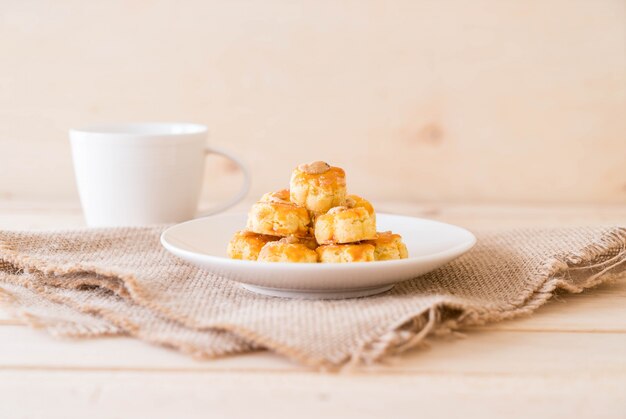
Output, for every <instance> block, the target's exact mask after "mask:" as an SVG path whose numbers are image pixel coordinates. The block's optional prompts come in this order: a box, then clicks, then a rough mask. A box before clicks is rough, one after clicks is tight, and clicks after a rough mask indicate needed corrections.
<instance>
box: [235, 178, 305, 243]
mask: <svg viewBox="0 0 626 419" xmlns="http://www.w3.org/2000/svg"><path fill="white" fill-rule="evenodd" d="M288 194H289V191H288V190H286V189H284V190H281V191H278V192H273V193H268V194H265V195H263V197H261V200H260V201H259V202H257V203H256V204H254V205H253V206H252V208H251V209H250V212H248V223H247V224H246V229H247V230H250V231H253V232H255V233H259V234H267V235H271V236H281V237H286V236H291V235H294V236H298V237H306V236H309V235H310V234H309V224H310V222H311V219H310V217H309V212H308V211H307V210H306V208H304V207H301V206H298V205H295V204H293V203H291V202H290V201H289V200H288V199H289V195H288ZM285 197H286V198H287V200H285V199H283V198H285Z"/></svg>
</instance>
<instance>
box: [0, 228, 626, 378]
mask: <svg viewBox="0 0 626 419" xmlns="http://www.w3.org/2000/svg"><path fill="white" fill-rule="evenodd" d="M606 254H615V256H613V257H612V258H611V259H610V261H608V262H607V261H602V262H600V263H595V261H596V260H597V259H598V258H600V257H602V256H603V255H606ZM0 260H2V261H4V262H5V263H10V264H12V265H14V266H15V267H16V269H18V270H21V271H24V272H35V273H38V274H41V275H42V277H45V278H54V277H59V276H63V275H72V274H80V273H90V274H92V275H96V276H97V277H98V279H99V280H98V281H95V280H94V281H93V282H92V283H91V285H95V284H98V285H102V284H104V287H106V288H107V289H109V290H110V291H112V292H115V293H116V294H117V295H119V296H120V297H122V298H125V299H127V300H130V303H137V304H140V305H142V306H144V307H146V308H148V309H150V310H153V311H155V312H156V313H159V314H160V315H162V316H164V317H165V318H168V319H172V320H175V321H178V322H180V323H181V324H185V325H187V326H189V327H191V328H195V329H199V327H198V325H197V324H196V323H195V321H194V320H193V319H191V318H187V317H185V316H180V315H177V314H174V313H172V312H170V311H169V310H167V309H165V308H163V307H161V306H157V305H155V304H153V303H152V302H151V301H150V300H149V299H148V298H146V296H145V295H144V292H143V290H142V289H141V287H140V286H139V285H138V283H137V281H136V279H135V278H134V276H133V275H128V274H127V275H119V274H117V273H115V272H111V271H106V270H102V269H99V268H94V267H87V266H80V265H73V266H71V267H65V266H54V265H50V264H49V263H47V262H46V261H43V260H37V259H34V258H29V257H28V256H24V255H19V254H17V253H16V252H14V251H13V250H12V249H10V248H9V247H8V246H6V245H4V244H2V243H0ZM581 269H582V270H586V271H588V273H589V276H588V277H587V278H586V279H584V280H582V281H579V282H573V281H570V280H569V279H568V273H569V272H570V271H571V270H581ZM598 269H599V270H598ZM594 270H598V271H597V272H594ZM625 274H626V228H622V227H618V228H616V229H615V230H613V231H610V232H608V233H607V234H606V235H604V236H603V237H602V238H600V239H599V240H598V241H597V242H595V243H592V244H590V245H588V246H586V247H585V248H583V249H582V250H581V251H580V252H578V253H573V254H566V255H562V256H559V257H555V258H553V259H552V260H550V261H548V262H547V263H545V264H544V266H543V267H542V269H541V270H540V271H539V272H538V273H537V274H535V276H536V278H532V279H533V280H532V281H529V282H530V283H532V284H535V285H534V286H533V288H531V289H528V290H527V291H528V292H527V295H526V297H525V298H524V299H523V300H521V301H517V302H514V303H512V306H511V307H509V308H508V309H507V310H500V311H498V312H494V311H493V310H489V311H487V310H484V309H482V310H481V309H478V308H477V307H472V306H470V305H465V304H453V303H450V302H444V303H440V304H436V305H433V306H431V307H429V308H427V309H425V310H421V311H419V312H415V313H411V314H409V315H408V316H406V317H405V318H404V319H401V320H400V321H398V322H395V323H394V324H391V325H388V326H384V327H381V328H380V329H379V331H378V332H377V333H376V336H378V337H377V338H375V339H372V340H370V341H367V342H364V343H363V344H362V345H361V347H360V348H359V349H358V350H357V351H355V352H354V353H353V354H352V355H351V356H350V357H348V358H346V359H345V360H344V361H343V362H341V363H340V364H332V363H329V362H328V361H327V360H325V359H322V358H316V357H311V356H310V355H309V354H306V353H304V352H302V351H301V350H299V349H298V348H294V347H290V346H288V345H284V344H282V343H280V342H275V341H272V340H271V339H268V338H267V337H265V336H261V335H258V334H257V333H255V332H253V331H251V330H248V329H246V328H241V327H237V326H234V325H229V324H225V325H215V326H213V327H212V328H213V329H215V330H221V331H226V332H230V333H233V334H234V335H236V336H238V337H240V338H242V339H244V340H246V341H248V342H249V343H250V347H251V348H266V349H269V350H271V351H273V352H275V353H277V354H280V355H283V356H286V357H288V358H290V359H292V360H294V361H297V362H300V363H302V364H304V365H307V366H310V367H314V368H317V369H324V370H337V369H338V368H344V369H351V368H353V367H355V366H358V365H370V364H374V363H378V362H381V361H383V360H385V359H387V358H390V357H392V356H396V355H398V354H400V353H402V352H405V351H407V350H410V349H412V348H415V347H417V346H419V345H420V344H422V343H423V341H424V339H426V338H427V337H428V336H430V335H433V334H438V335H440V334H449V333H452V332H454V331H455V330H457V329H459V328H463V327H468V326H475V325H483V324H486V323H493V322H497V321H502V320H506V319H510V318H513V317H518V316H522V315H528V314H530V313H532V312H533V311H535V310H536V309H537V308H538V307H540V306H541V305H543V304H545V303H546V302H547V301H548V300H549V299H550V298H551V297H552V296H553V295H554V293H555V291H557V290H565V291H568V292H573V293H579V292H582V291H584V290H585V289H588V288H591V287H594V286H597V285H599V284H601V283H605V282H608V281H612V280H617V279H620V278H622V277H624V275H625ZM102 279H105V281H104V282H102ZM53 282H54V284H50V285H55V286H70V287H71V286H78V285H81V284H71V283H70V284H68V282H67V281H65V280H58V281H53ZM82 285H85V283H84V282H83V283H82ZM35 290H36V288H35ZM38 292H41V290H39V291H38ZM42 295H44V294H42ZM44 296H45V297H46V298H49V297H50V295H49V293H46V294H45V295H44ZM7 300H10V298H9V299H7V298H4V299H2V300H0V301H4V302H5V303H6V302H7ZM58 302H61V303H64V304H69V303H70V302H68V301H58ZM75 308H76V309H78V310H81V311H83V310H85V311H84V312H88V310H89V308H87V307H75ZM98 314H99V315H102V316H104V317H105V318H108V316H110V315H111V313H104V312H99V313H98ZM109 320H110V321H112V322H113V323H114V324H115V321H114V320H112V319H109ZM118 322H119V319H118ZM130 329H131V330H126V332H127V333H128V334H130V335H131V336H134V337H137V338H140V339H141V338H142V337H141V336H138V335H137V333H136V331H133V330H132V329H133V328H130ZM144 338H145V337H144ZM152 343H157V344H160V345H165V346H169V347H174V348H177V349H179V350H181V351H183V352H186V353H190V354H192V355H195V356H196V357H200V358H211V357H214V356H215V354H208V353H206V351H203V350H202V349H200V348H184V347H182V345H179V346H177V345H176V342H152Z"/></svg>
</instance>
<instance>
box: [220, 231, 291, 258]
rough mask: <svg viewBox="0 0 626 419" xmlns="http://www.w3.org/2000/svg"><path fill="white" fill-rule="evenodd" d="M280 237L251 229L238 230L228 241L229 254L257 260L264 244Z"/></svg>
mask: <svg viewBox="0 0 626 419" xmlns="http://www.w3.org/2000/svg"><path fill="white" fill-rule="evenodd" d="M278 239H279V237H275V236H266V235H263V234H257V233H253V232H251V231H238V232H236V233H235V235H234V236H233V238H232V239H231V240H230V242H229V243H228V256H229V257H230V258H231V259H242V260H257V258H258V257H259V252H260V251H261V249H262V248H263V246H265V245H266V244H267V243H269V242H271V241H276V240H278Z"/></svg>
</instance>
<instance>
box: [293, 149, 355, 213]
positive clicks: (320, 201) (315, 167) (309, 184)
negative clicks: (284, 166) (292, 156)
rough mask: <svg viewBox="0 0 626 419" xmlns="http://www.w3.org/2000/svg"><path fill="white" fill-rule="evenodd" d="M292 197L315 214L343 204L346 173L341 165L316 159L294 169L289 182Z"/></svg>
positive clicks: (296, 202)
mask: <svg viewBox="0 0 626 419" xmlns="http://www.w3.org/2000/svg"><path fill="white" fill-rule="evenodd" d="M289 188H290V189H289V191H290V199H291V201H292V202H293V203H295V204H298V205H301V206H303V207H305V208H306V209H308V210H309V211H311V212H313V213H315V214H323V213H325V212H327V211H328V210H329V209H331V208H332V207H336V206H338V205H343V204H344V201H345V199H346V174H345V172H344V171H343V169H341V168H339V167H332V166H330V165H329V164H328V163H324V162H321V161H316V162H312V163H308V164H301V165H300V166H298V167H297V168H296V169H294V171H293V173H292V174H291V181H290V183H289Z"/></svg>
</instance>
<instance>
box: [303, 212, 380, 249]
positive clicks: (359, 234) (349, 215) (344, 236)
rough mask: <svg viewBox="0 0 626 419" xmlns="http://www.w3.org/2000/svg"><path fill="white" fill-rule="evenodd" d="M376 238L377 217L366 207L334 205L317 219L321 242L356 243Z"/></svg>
mask: <svg viewBox="0 0 626 419" xmlns="http://www.w3.org/2000/svg"><path fill="white" fill-rule="evenodd" d="M375 238H376V218H375V216H374V215H373V214H370V212H369V211H368V210H367V209H366V208H364V207H355V208H349V207H346V206H341V207H334V208H332V209H331V210H330V211H328V212H327V213H326V214H323V215H320V216H319V217H317V218H316V219H315V239H316V240H317V242H318V243H319V244H337V243H354V242H358V241H362V240H373V239H375Z"/></svg>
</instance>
